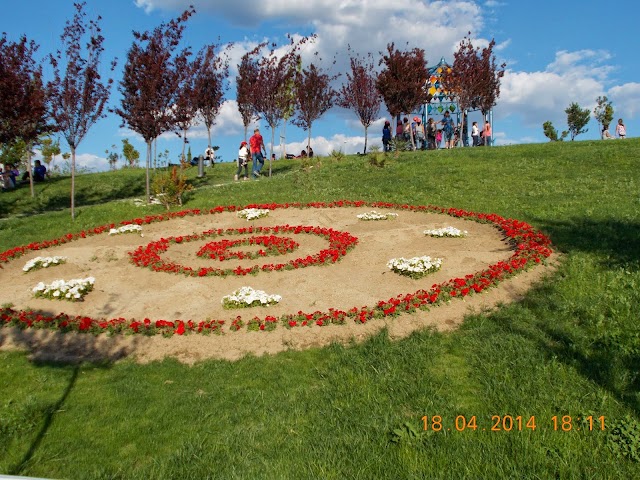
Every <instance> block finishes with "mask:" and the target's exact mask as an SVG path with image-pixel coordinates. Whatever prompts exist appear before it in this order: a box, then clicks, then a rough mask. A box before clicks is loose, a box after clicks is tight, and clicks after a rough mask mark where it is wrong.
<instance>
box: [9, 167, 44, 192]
mask: <svg viewBox="0 0 640 480" xmlns="http://www.w3.org/2000/svg"><path fill="white" fill-rule="evenodd" d="M0 175H1V179H2V180H1V182H0V184H1V186H2V190H12V189H14V188H16V186H18V184H19V182H18V178H21V181H22V183H26V182H28V181H29V172H28V171H27V172H24V173H23V174H22V176H20V171H19V170H18V169H17V168H16V166H15V165H11V164H8V163H7V164H5V165H4V167H0ZM48 175H49V173H48V172H47V167H45V166H44V165H43V164H42V162H41V161H40V160H36V161H35V165H34V166H33V181H34V182H43V181H44V180H45V179H46V178H47V176H48Z"/></svg>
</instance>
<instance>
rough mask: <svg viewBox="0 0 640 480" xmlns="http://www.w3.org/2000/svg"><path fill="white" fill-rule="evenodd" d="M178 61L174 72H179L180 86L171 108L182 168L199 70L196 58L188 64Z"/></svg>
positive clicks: (182, 59) (195, 103)
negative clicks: (180, 143) (180, 142)
mask: <svg viewBox="0 0 640 480" xmlns="http://www.w3.org/2000/svg"><path fill="white" fill-rule="evenodd" d="M180 61H182V63H183V64H179V65H176V70H177V71H178V72H180V77H181V78H180V86H179V87H178V92H177V95H176V102H175V103H174V104H173V105H172V108H173V116H174V122H173V123H174V125H175V129H176V133H177V134H178V135H179V136H180V137H181V138H182V154H181V155H180V165H181V167H182V168H184V166H185V149H186V147H187V143H189V140H188V139H187V132H188V131H189V129H190V128H191V127H192V126H193V123H194V122H195V119H196V115H197V114H198V106H197V96H198V92H197V85H196V72H197V71H198V70H200V59H199V58H198V57H196V58H195V59H194V61H193V62H189V61H187V58H186V57H181V58H180Z"/></svg>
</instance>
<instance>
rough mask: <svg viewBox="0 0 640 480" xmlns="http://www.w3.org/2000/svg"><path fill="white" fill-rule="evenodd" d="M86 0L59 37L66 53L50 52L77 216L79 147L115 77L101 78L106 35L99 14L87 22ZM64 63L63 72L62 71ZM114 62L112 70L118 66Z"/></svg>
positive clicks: (55, 112)
mask: <svg viewBox="0 0 640 480" xmlns="http://www.w3.org/2000/svg"><path fill="white" fill-rule="evenodd" d="M85 5H86V3H85V2H83V3H74V6H75V8H76V13H75V14H74V16H73V19H72V20H71V21H67V23H66V25H65V27H64V31H63V33H62V35H61V36H60V39H61V40H62V44H63V45H64V54H63V53H62V52H60V51H58V52H57V54H56V55H51V56H50V57H49V58H50V61H51V65H52V66H53V80H52V81H51V82H49V83H48V84H47V88H48V90H49V96H50V99H51V117H52V119H53V121H54V122H55V124H56V125H57V128H58V130H59V131H60V132H62V135H63V136H64V138H65V140H66V141H67V143H68V144H69V149H70V150H71V218H72V219H75V175H76V149H77V148H78V144H79V143H80V142H81V141H82V139H83V138H84V137H85V135H86V134H87V132H88V131H89V129H90V128H91V127H92V126H93V125H94V124H95V123H96V122H97V121H98V120H99V119H100V118H103V117H104V116H105V112H104V108H105V105H106V103H107V100H108V99H109V93H110V89H111V83H112V82H113V80H112V79H108V80H107V81H106V82H104V81H102V78H101V76H100V60H101V56H102V52H103V51H104V47H103V46H102V44H103V42H104V37H103V36H102V33H101V29H100V25H99V22H100V19H101V18H100V17H98V18H97V19H96V20H89V21H87V18H86V16H87V15H86V13H85V12H84V10H83V9H84V7H85ZM63 65H64V69H65V70H64V73H61V72H60V69H61V67H62V66H63ZM115 66H116V63H115V60H114V61H112V62H111V71H113V69H114V68H115Z"/></svg>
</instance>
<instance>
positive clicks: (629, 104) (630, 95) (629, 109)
mask: <svg viewBox="0 0 640 480" xmlns="http://www.w3.org/2000/svg"><path fill="white" fill-rule="evenodd" d="M608 97H609V100H611V102H612V103H613V107H614V110H615V114H616V117H628V118H635V117H636V115H637V114H638V113H640V112H639V111H638V105H640V83H637V82H631V83H625V84H623V85H619V86H615V87H612V88H610V89H609V94H608Z"/></svg>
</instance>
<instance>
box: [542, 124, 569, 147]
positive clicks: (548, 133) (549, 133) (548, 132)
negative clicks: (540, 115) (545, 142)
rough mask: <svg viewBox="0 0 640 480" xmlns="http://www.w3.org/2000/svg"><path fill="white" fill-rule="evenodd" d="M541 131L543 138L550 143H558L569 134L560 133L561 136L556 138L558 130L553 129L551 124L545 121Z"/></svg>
mask: <svg viewBox="0 0 640 480" xmlns="http://www.w3.org/2000/svg"><path fill="white" fill-rule="evenodd" d="M542 131H543V132H544V136H545V137H547V138H548V139H549V141H551V142H558V141H562V140H564V138H565V137H566V136H567V134H568V133H569V132H566V131H564V132H562V135H560V136H558V130H556V129H555V127H554V126H553V123H551V122H550V121H548V120H547V121H546V122H544V123H543V124H542Z"/></svg>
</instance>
